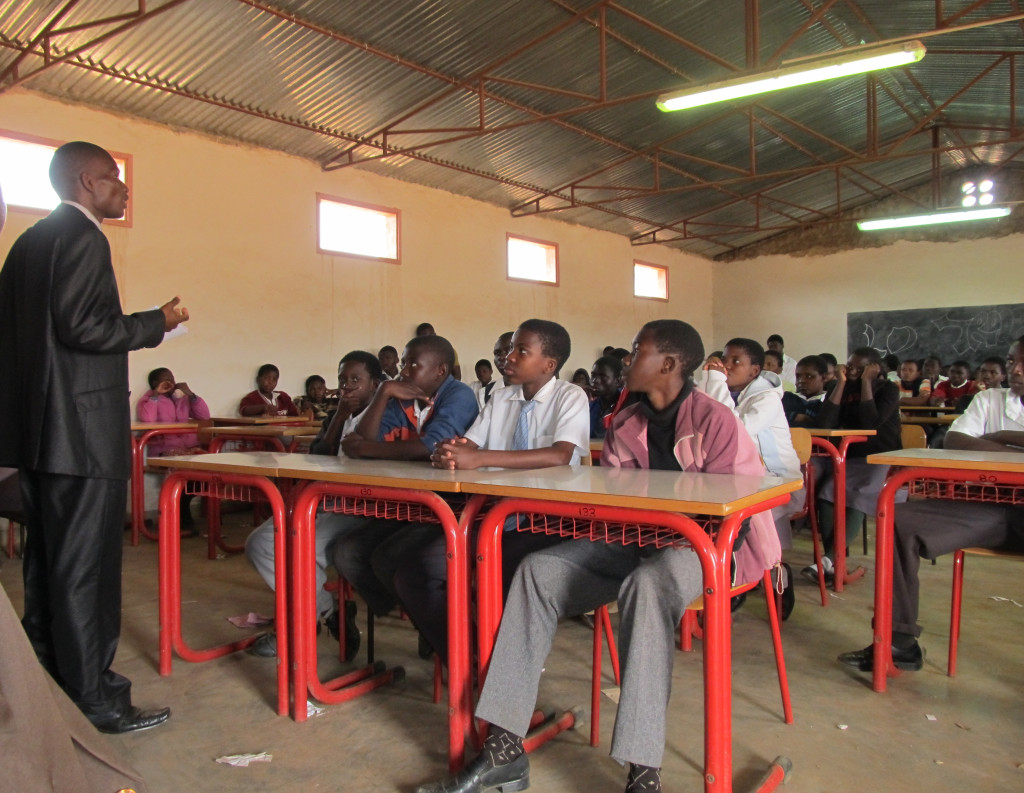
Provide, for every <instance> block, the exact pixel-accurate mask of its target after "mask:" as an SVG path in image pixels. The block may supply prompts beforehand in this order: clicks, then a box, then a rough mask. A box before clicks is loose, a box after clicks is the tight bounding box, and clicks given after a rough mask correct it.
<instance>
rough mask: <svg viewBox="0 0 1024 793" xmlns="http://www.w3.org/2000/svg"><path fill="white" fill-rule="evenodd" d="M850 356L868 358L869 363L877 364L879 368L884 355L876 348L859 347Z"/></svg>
mask: <svg viewBox="0 0 1024 793" xmlns="http://www.w3.org/2000/svg"><path fill="white" fill-rule="evenodd" d="M850 355H856V356H857V357H858V358H867V359H868V363H877V364H878V365H879V366H881V365H882V353H880V352H879V351H878V350H876V349H875V348H874V347H858V348H857V349H856V350H854V351H853V352H851V353H850Z"/></svg>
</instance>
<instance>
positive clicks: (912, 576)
mask: <svg viewBox="0 0 1024 793" xmlns="http://www.w3.org/2000/svg"><path fill="white" fill-rule="evenodd" d="M894 514H895V538H894V541H893V546H894V548H893V551H894V553H893V566H892V629H893V631H895V632H897V633H906V634H910V635H912V636H920V635H921V626H920V625H919V624H918V622H917V615H918V607H919V602H920V592H921V587H920V582H919V579H918V571H919V570H920V564H921V559H922V558H924V559H935V558H936V557H939V556H942V555H944V554H947V553H952V552H953V551H955V550H957V549H959V548H1006V549H1013V550H1022V549H1024V508H1021V507H1008V506H1002V505H999V504H985V503H974V502H963V501H943V500H941V499H935V500H928V501H910V502H907V503H906V504H897V505H896V512H895V513H894Z"/></svg>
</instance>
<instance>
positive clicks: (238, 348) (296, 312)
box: [0, 89, 713, 415]
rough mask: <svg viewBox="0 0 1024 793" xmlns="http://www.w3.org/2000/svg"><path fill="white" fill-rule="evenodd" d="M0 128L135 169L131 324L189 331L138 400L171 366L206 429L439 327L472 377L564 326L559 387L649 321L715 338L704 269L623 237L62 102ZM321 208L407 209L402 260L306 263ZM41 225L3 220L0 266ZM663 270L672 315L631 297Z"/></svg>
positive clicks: (118, 258)
mask: <svg viewBox="0 0 1024 793" xmlns="http://www.w3.org/2000/svg"><path fill="white" fill-rule="evenodd" d="M0 129H6V130H11V131H15V132H19V133H24V134H31V135H36V136H40V137H44V138H51V139H55V140H73V139H84V140H90V141H93V142H95V143H98V144H100V145H102V146H104V147H105V148H108V149H111V150H115V151H120V152H126V153H130V154H131V155H132V157H133V169H134V173H133V183H132V201H133V205H134V209H133V212H134V215H133V227H132V228H130V229H129V228H117V227H107V228H106V233H107V236H108V237H109V239H110V241H111V248H112V251H113V257H114V266H115V270H116V272H117V276H118V281H119V283H120V286H121V299H122V302H123V304H124V307H125V310H126V311H138V310H142V309H146V308H149V307H152V306H154V305H157V304H159V303H162V302H164V301H166V300H168V299H169V298H171V297H172V296H173V295H175V294H178V295H181V297H182V299H183V302H184V304H185V305H187V306H188V308H189V309H190V311H191V313H192V320H191V321H190V322H189V323H188V326H187V327H188V329H189V334H188V335H187V336H186V337H184V338H181V339H177V340H174V341H171V342H169V343H167V344H166V345H164V346H161V347H159V348H157V349H155V350H140V351H137V352H135V353H132V355H131V356H130V362H131V382H132V391H133V394H135V395H139V394H141V393H142V392H143V391H144V390H145V388H146V385H145V376H146V373H147V372H148V371H149V370H150V369H152V368H154V367H156V366H169V367H170V368H171V369H172V370H173V371H174V373H175V375H176V376H177V377H178V378H179V379H185V380H187V381H188V382H189V384H190V385H191V386H192V388H193V389H194V390H195V391H196V393H199V394H201V395H203V396H204V397H205V398H206V399H207V401H208V402H209V403H210V407H211V409H212V410H213V411H214V413H215V414H227V415H233V414H234V409H235V407H236V405H237V401H238V399H239V398H240V397H241V396H242V395H243V394H245V393H246V392H248V391H250V390H252V388H253V387H254V383H253V380H254V377H255V373H256V369H257V368H258V367H259V365H260V364H262V363H264V362H267V361H270V362H273V363H275V364H277V366H278V367H279V368H280V369H281V384H280V385H281V388H282V389H284V390H285V391H287V392H288V393H290V394H292V395H293V396H295V395H297V393H301V390H302V383H303V381H304V380H305V377H306V375H308V374H312V373H314V372H316V373H319V374H322V375H324V376H325V377H326V378H327V379H328V382H331V380H332V375H333V372H334V367H335V366H336V364H337V361H338V359H339V358H340V357H341V355H343V354H344V353H345V352H347V351H348V350H351V349H360V348H361V349H369V350H371V351H373V352H376V350H377V349H378V348H379V347H380V346H382V345H384V344H393V345H395V346H396V347H398V348H399V350H401V346H402V344H404V342H405V341H407V340H408V339H409V338H410V337H411V336H412V333H413V331H414V329H415V327H416V325H417V324H419V323H420V322H423V321H429V322H431V323H432V324H433V325H434V326H435V328H436V329H437V332H438V333H440V334H441V335H443V336H446V337H447V338H448V339H449V340H451V341H452V343H453V344H454V345H455V348H456V350H457V351H458V353H459V358H460V362H461V363H462V367H463V372H464V378H465V379H467V380H471V379H472V378H473V368H472V367H473V363H474V362H475V361H476V360H477V359H478V358H490V355H491V348H492V345H493V342H494V339H495V338H496V337H497V336H498V334H499V333H501V332H503V331H505V330H511V329H513V328H514V327H515V325H516V324H517V323H518V322H520V321H522V320H523V319H526V318H528V317H534V316H536V317H541V318H545V319H553V320H555V321H557V322H560V323H562V324H563V325H565V326H566V327H567V328H568V329H569V332H570V334H571V335H572V339H573V355H572V357H571V359H570V361H569V363H568V364H567V367H566V370H565V371H564V372H563V375H564V376H569V375H570V374H571V372H572V370H573V369H574V368H576V367H579V366H584V367H587V368H588V369H589V367H590V364H591V363H592V362H593V360H594V359H595V358H596V357H597V356H598V355H599V354H600V351H601V349H602V348H603V347H604V346H605V345H606V344H615V345H621V346H628V344H629V342H630V340H631V339H632V337H633V335H634V333H635V332H636V330H637V329H638V328H639V327H640V325H642V324H643V323H644V322H646V321H648V320H650V319H656V318H661V317H678V318H682V319H686V320H687V321H689V322H691V323H692V324H693V325H694V326H695V327H696V328H697V330H698V331H700V332H701V334H702V335H704V336H705V337H707V335H708V334H709V333H710V331H711V328H712V323H711V293H712V289H711V285H712V283H711V279H712V269H713V265H712V264H711V263H710V262H708V261H705V260H703V259H700V258H698V257H694V256H690V255H687V254H684V253H680V252H678V251H674V250H672V249H669V248H665V247H660V246H648V247H644V248H641V249H633V248H631V247H630V244H629V241H628V240H627V239H626V238H624V237H621V236H618V235H614V234H608V233H604V232H599V231H594V230H591V229H586V228H584V227H582V226H575V225H571V224H568V223H562V222H558V221H555V220H551V219H548V218H520V219H515V218H512V217H511V216H510V215H509V213H508V212H507V211H506V210H504V209H501V208H499V207H494V206H491V205H489V204H484V203H482V202H478V201H473V200H470V199H467V198H463V197H461V196H455V195H452V194H450V193H446V192H444V191H440V190H433V189H429V188H425V187H419V186H416V185H410V184H406V183H404V182H400V181H397V180H394V179H386V178H382V177H379V176H376V175H374V174H368V173H364V172H360V171H357V170H354V169H347V170H342V171H336V172H333V173H323V172H321V170H320V169H319V167H318V166H317V165H316V164H315V163H311V162H308V161H306V160H302V159H298V158H295V157H290V156H287V155H283V154H279V153H276V152H271V151H266V150H262V149H256V148H250V147H244V146H239V145H233V144H226V143H222V142H219V141H216V140H213V139H211V138H206V137H202V136H198V135H194V134H191V133H182V132H176V131H174V130H171V129H169V128H166V127H162V126H158V125H155V124H148V123H144V122H140V121H136V120H134V119H127V118H122V117H118V116H114V115H111V114H108V113H105V112H101V111H97V110H93V109H89V108H86V107H82V106H78V105H70V104H64V103H61V102H57V101H54V100H51V99H49V98H46V97H43V96H41V95H39V94H35V93H32V92H29V91H25V90H20V89H16V90H13V91H9V92H7V93H4V94H2V95H0ZM317 192H322V193H328V194H331V195H336V196H339V197H343V198H349V199H352V200H356V201H364V202H368V203H372V204H378V205H382V206H389V207H396V208H398V209H400V210H401V212H402V263H401V264H400V265H389V264H382V263H377V262H367V261H363V260H359V259H352V258H346V257H342V256H327V255H319V254H317V253H316V239H315V229H316V225H315V214H314V213H315V195H316V193H317ZM37 219H38V215H30V214H28V213H25V212H23V211H20V210H18V209H14V208H12V209H11V210H10V213H9V218H8V224H7V228H6V229H5V230H4V232H3V233H2V235H0V256H6V254H7V250H8V249H9V248H10V246H11V244H12V243H13V242H14V240H15V238H16V237H17V236H18V235H19V234H20V233H21V232H22V231H24V230H25V229H26V228H28V226H30V225H31V224H32V223H34V222H35V221H36V220H37ZM506 232H512V233H515V234H521V235H523V236H528V237H534V238H539V239H543V240H548V241H551V242H556V243H558V245H559V257H560V280H561V284H560V286H558V287H550V286H539V285H533V284H524V283H517V282H511V281H508V280H507V279H506V278H505V270H504V267H505V253H504V251H505V234H506ZM634 258H638V259H641V260H643V261H647V262H651V263H655V264H663V265H668V266H669V268H670V297H671V301H670V302H669V303H664V302H660V301H650V300H639V299H636V298H634V297H633V296H632V291H633V290H632V261H633V259H634Z"/></svg>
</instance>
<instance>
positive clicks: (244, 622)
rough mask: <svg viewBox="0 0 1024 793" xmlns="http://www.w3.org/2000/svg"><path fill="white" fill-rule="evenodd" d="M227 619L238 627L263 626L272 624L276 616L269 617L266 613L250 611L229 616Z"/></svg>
mask: <svg viewBox="0 0 1024 793" xmlns="http://www.w3.org/2000/svg"><path fill="white" fill-rule="evenodd" d="M227 621H228V622H230V623H231V624H232V625H234V626H235V627H236V628H262V627H264V626H266V625H270V624H271V623H272V622H273V621H274V618H273V617H268V616H266V615H265V614H257V613H256V612H255V611H250V612H249V613H248V614H242V615H240V616H238V617H227Z"/></svg>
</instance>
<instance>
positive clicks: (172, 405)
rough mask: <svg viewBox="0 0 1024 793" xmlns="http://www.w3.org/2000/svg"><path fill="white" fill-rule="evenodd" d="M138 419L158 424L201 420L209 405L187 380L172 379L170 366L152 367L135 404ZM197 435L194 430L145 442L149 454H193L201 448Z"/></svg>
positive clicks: (154, 455)
mask: <svg viewBox="0 0 1024 793" xmlns="http://www.w3.org/2000/svg"><path fill="white" fill-rule="evenodd" d="M135 415H136V416H137V417H138V419H139V421H145V422H153V423H158V424H176V423H179V422H183V421H194V420H198V421H205V420H206V419H208V418H210V408H208V407H207V406H206V402H205V401H204V400H203V398H202V397H201V396H198V395H196V394H195V393H193V391H192V389H191V388H189V387H188V383H176V382H175V381H174V374H173V372H171V370H170V369H165V368H162V369H154V370H153V371H152V372H150V373H149V390H148V391H147V392H146V393H144V394H143V395H142V396H141V397H140V398H139V401H138V403H137V404H136V405H135ZM202 450H203V447H202V446H200V445H199V436H198V435H196V434H195V433H194V432H190V433H188V434H186V435H159V436H157V437H155V438H153V440H151V441H150V442H149V444H148V445H147V446H146V454H148V455H149V456H150V457H164V456H167V455H171V454H195V453H197V452H201V451H202Z"/></svg>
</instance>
